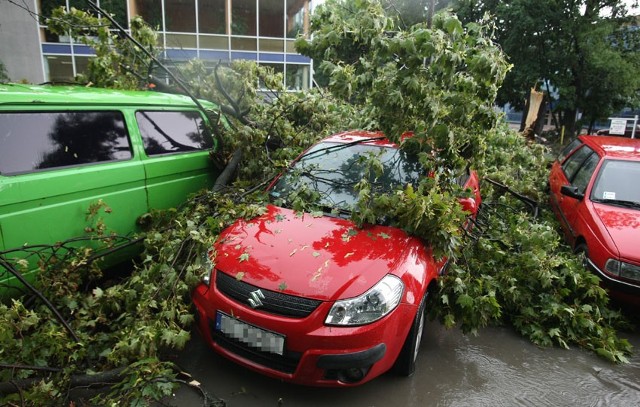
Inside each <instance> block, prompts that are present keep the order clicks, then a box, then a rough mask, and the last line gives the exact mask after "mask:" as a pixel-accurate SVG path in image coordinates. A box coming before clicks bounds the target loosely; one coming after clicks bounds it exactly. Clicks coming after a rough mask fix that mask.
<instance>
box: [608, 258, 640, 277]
mask: <svg viewBox="0 0 640 407" xmlns="http://www.w3.org/2000/svg"><path fill="white" fill-rule="evenodd" d="M605 268H606V269H607V271H608V272H609V273H611V274H615V275H617V276H620V277H622V278H628V279H629V280H634V281H640V267H638V266H636V265H634V264H629V263H625V262H623V261H619V260H615V259H609V260H607V264H605Z"/></svg>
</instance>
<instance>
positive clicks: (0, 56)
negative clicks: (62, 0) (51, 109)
mask: <svg viewBox="0 0 640 407" xmlns="http://www.w3.org/2000/svg"><path fill="white" fill-rule="evenodd" d="M14 3H15V4H14ZM22 7H28V8H29V9H30V10H31V11H33V12H35V11H36V10H37V8H36V0H25V1H15V2H9V1H7V0H0V61H2V63H3V64H4V66H5V69H6V71H7V74H8V76H9V79H10V81H11V82H19V81H22V80H26V81H27V82H31V83H41V82H44V80H45V79H44V72H43V67H42V54H41V50H40V43H39V40H38V35H39V32H38V23H37V21H36V20H35V19H36V18H37V17H35V16H34V15H32V14H30V13H29V12H28V11H27V10H24V9H23V8H22Z"/></svg>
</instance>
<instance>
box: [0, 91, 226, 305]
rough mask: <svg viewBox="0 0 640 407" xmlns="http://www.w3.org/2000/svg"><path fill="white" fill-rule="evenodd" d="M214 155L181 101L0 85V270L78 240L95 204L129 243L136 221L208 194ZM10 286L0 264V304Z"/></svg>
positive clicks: (201, 120)
mask: <svg viewBox="0 0 640 407" xmlns="http://www.w3.org/2000/svg"><path fill="white" fill-rule="evenodd" d="M202 105H204V106H205V108H207V109H209V108H211V109H213V108H215V106H214V105H213V104H211V103H207V102H202ZM215 147H216V143H215V140H214V138H213V136H212V134H211V132H210V123H209V122H208V119H207V117H206V116H205V115H204V114H203V113H202V112H201V111H199V110H198V107H197V106H196V104H195V103H194V102H193V101H192V100H191V99H190V98H188V97H186V96H181V95H172V94H163V93H157V92H150V91H149V92H145V91H120V90H106V89H96V88H86V87H77V86H46V85H45V86H36V85H18V84H9V85H2V84H0V260H4V261H7V259H12V258H13V259H14V260H15V258H19V257H20V256H25V253H21V250H17V251H16V250H12V249H15V248H25V247H33V246H34V245H54V244H56V242H61V241H66V240H68V239H72V238H75V237H79V236H85V235H86V230H85V228H87V214H88V210H89V208H90V207H91V206H92V205H96V204H97V203H102V204H103V205H105V206H106V207H108V208H109V209H108V212H109V214H108V217H105V223H106V224H107V226H108V228H109V230H110V231H113V232H114V233H117V234H118V235H128V236H131V235H133V234H134V233H135V232H136V231H137V226H136V225H137V222H136V220H137V219H138V217H139V216H140V215H142V214H144V213H146V212H148V211H149V210H150V209H152V208H153V209H163V208H169V207H174V206H177V205H179V204H180V203H181V202H183V201H185V200H186V198H187V196H188V195H189V194H190V193H193V192H196V191H198V190H200V189H202V188H206V187H210V186H212V185H213V183H214V182H215V179H216V177H217V175H218V171H217V170H216V169H215V168H214V166H213V164H212V161H211V159H210V156H209V154H210V151H211V150H212V149H215ZM30 263H31V264H30V266H29V268H30V269H31V270H32V271H31V272H29V273H27V274H28V275H29V277H28V279H30V280H33V278H34V272H33V270H34V269H35V268H36V267H35V261H33V260H31V261H30ZM5 265H6V264H5ZM17 283H18V281H17V280H16V279H15V278H14V277H13V275H12V274H11V273H9V272H8V271H7V270H6V267H2V262H0V295H1V296H3V297H4V296H7V295H13V294H11V293H9V294H7V292H8V291H10V290H9V287H17V286H18V285H17ZM11 291H13V290H11Z"/></svg>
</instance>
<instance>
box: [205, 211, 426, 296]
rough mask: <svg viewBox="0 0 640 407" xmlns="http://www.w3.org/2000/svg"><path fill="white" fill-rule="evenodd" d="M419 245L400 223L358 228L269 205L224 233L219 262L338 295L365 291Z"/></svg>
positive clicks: (276, 282) (234, 272)
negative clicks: (403, 229)
mask: <svg viewBox="0 0 640 407" xmlns="http://www.w3.org/2000/svg"><path fill="white" fill-rule="evenodd" d="M420 247H422V246H421V245H420V243H419V241H418V240H417V239H416V238H413V237H410V236H408V235H407V234H406V233H405V232H404V231H402V230H400V229H397V228H392V227H385V226H371V227H367V228H364V229H357V228H356V226H355V224H354V223H353V222H351V221H350V220H345V219H340V218H334V217H328V216H319V217H314V216H312V215H310V214H308V213H304V214H299V213H295V212H293V211H292V210H289V209H284V208H279V207H276V206H272V205H269V206H267V212H266V213H265V214H264V215H262V216H259V217H257V218H254V219H252V220H249V221H245V220H243V219H241V220H238V221H236V222H235V223H234V224H233V225H231V226H230V227H228V228H227V229H225V230H224V231H223V232H222V233H221V234H220V237H219V239H218V241H217V243H216V245H215V249H216V268H217V269H218V270H221V271H223V272H225V273H227V274H229V275H231V276H234V277H236V278H237V279H239V280H241V281H243V282H246V283H248V284H252V285H255V286H258V287H260V288H264V289H268V290H273V291H281V292H284V293H287V294H291V295H296V296H302V297H306V298H313V299H317V300H322V301H334V300H337V299H340V298H350V297H355V296H358V295H360V294H362V293H363V292H365V291H366V290H368V289H369V288H371V287H372V286H373V285H375V284H376V283H377V282H378V281H379V280H380V279H382V277H384V276H385V275H386V274H388V273H392V272H394V271H396V270H398V268H399V266H400V265H401V264H402V263H403V262H404V261H406V260H407V257H408V256H409V255H410V253H411V252H412V251H415V250H419V248H420ZM414 253H415V252H414ZM414 261H415V260H414Z"/></svg>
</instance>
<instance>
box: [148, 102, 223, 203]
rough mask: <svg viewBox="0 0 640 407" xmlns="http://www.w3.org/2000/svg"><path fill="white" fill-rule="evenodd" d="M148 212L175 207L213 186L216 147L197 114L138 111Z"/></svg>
mask: <svg viewBox="0 0 640 407" xmlns="http://www.w3.org/2000/svg"><path fill="white" fill-rule="evenodd" d="M136 121H137V124H138V130H139V132H140V136H141V138H142V142H143V147H144V154H145V155H146V157H145V159H144V168H145V173H146V188H147V199H148V204H149V208H153V209H163V208H169V207H175V206H177V205H179V204H180V203H182V202H184V201H185V200H186V198H187V196H188V195H189V194H191V193H194V192H197V191H198V190H200V189H203V188H207V187H211V186H213V183H214V182H215V179H216V177H217V175H218V172H217V171H216V169H215V168H214V167H213V164H212V162H211V159H210V158H209V151H210V149H211V148H213V146H214V141H213V136H212V135H211V133H210V132H209V130H208V126H207V125H206V121H205V119H204V118H203V116H202V115H201V114H200V112H198V111H197V110H193V109H192V110H138V111H137V112H136Z"/></svg>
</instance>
